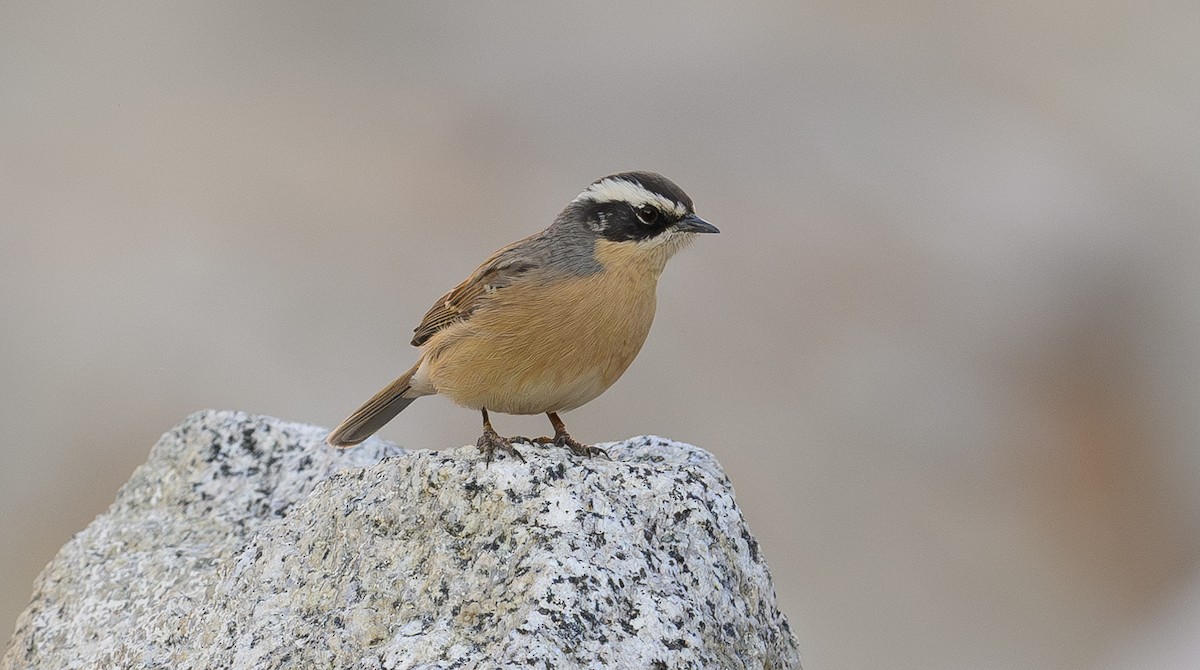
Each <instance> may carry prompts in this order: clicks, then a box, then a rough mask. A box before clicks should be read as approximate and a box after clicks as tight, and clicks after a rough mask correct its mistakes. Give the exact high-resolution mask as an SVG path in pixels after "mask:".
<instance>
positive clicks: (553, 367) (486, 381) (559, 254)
mask: <svg viewBox="0 0 1200 670" xmlns="http://www.w3.org/2000/svg"><path fill="white" fill-rule="evenodd" d="M717 232H720V231H718V230H717V227H716V226H714V225H712V224H711V223H709V222H707V221H705V220H704V219H702V218H700V217H699V216H697V215H696V213H695V210H694V206H693V203H692V199H691V198H690V197H688V195H687V194H686V193H684V192H683V189H681V188H680V187H679V186H677V185H675V183H674V182H672V181H671V180H669V179H667V178H666V177H664V176H662V175H660V174H657V173H654V172H643V171H632V172H620V173H616V174H612V175H609V176H606V177H602V178H600V179H597V180H596V181H594V182H592V183H591V184H589V185H588V187H587V188H585V189H584V190H583V191H582V192H581V193H580V194H579V195H578V196H576V197H575V199H574V200H572V201H571V202H570V203H568V204H567V206H566V207H565V208H564V209H563V210H562V212H561V213H559V215H558V216H557V217H555V219H554V221H553V222H552V223H551V224H550V225H549V226H548V227H547V228H545V229H544V230H542V231H541V232H538V233H534V234H533V235H530V236H529V237H526V238H524V239H521V240H518V241H517V242H514V243H512V244H509V245H508V246H505V247H502V248H501V249H499V250H498V251H496V252H495V253H493V254H492V255H491V256H489V257H488V258H487V260H485V261H483V263H482V264H481V265H480V266H479V267H478V268H477V269H476V270H475V271H474V272H472V273H471V275H470V276H469V277H467V278H466V279H465V280H463V281H462V283H460V284H459V285H458V286H455V287H454V288H453V289H451V290H450V291H449V292H448V293H446V294H445V295H443V296H442V297H441V298H439V299H438V300H437V302H435V303H434V304H433V306H432V307H431V308H430V309H429V311H428V312H426V313H425V316H424V318H422V319H421V323H420V325H418V326H417V327H416V328H415V329H414V331H413V332H414V335H413V338H412V345H413V346H415V347H418V348H419V350H420V355H419V356H418V357H417V361H416V363H415V364H414V365H413V366H412V367H411V368H409V369H408V371H406V372H405V373H404V374H402V375H400V376H399V377H397V378H396V379H395V380H394V381H392V382H391V383H390V384H388V385H387V386H386V387H384V388H383V389H382V390H380V391H379V392H378V393H376V394H375V395H374V396H373V397H372V398H371V399H370V400H368V401H367V402H366V403H364V404H363V405H362V406H361V407H359V408H358V409H357V410H355V411H354V412H353V413H352V414H351V415H350V416H349V417H347V418H346V419H345V420H344V421H342V422H341V423H340V424H339V425H338V426H337V427H336V428H334V429H333V430H332V431H330V433H329V435H328V437H327V438H326V442H327V443H328V444H330V445H332V446H335V447H340V448H347V447H352V446H354V445H356V444H359V443H360V442H362V441H363V440H365V439H367V438H368V437H370V436H371V435H372V434H374V433H375V432H376V431H378V430H379V429H380V428H381V427H382V426H383V425H384V424H386V423H387V422H388V421H391V420H392V418H394V417H395V416H396V415H397V414H399V413H400V412H401V411H402V410H403V409H404V408H405V407H408V405H409V404H410V403H411V402H413V401H414V400H416V399H417V398H420V397H422V396H427V395H434V394H437V395H442V396H445V397H447V398H449V399H450V400H452V401H453V402H455V403H456V404H458V405H461V406H463V407H466V408H469V409H474V410H477V411H479V412H481V413H482V415H483V435H482V436H481V437H480V438H479V440H478V442H477V443H476V446H477V447H478V448H479V450H480V451H481V452H482V453H483V455H484V456H485V459H486V463H488V464H490V463H491V462H492V459H493V457H494V455H495V453H496V452H497V451H499V452H502V453H505V454H509V455H511V456H514V457H516V458H518V459H520V460H521V461H524V460H525V458H524V456H522V455H521V453H520V452H519V451H517V450H516V448H515V447H513V443H514V442H516V443H525V444H531V445H532V444H540V445H551V444H552V445H557V446H558V447H563V448H566V449H569V450H570V451H571V452H572V453H573V454H575V455H576V456H582V457H590V456H597V455H604V456H606V457H607V456H608V454H607V453H606V452H605V451H604V450H602V449H600V448H598V447H595V446H590V445H587V444H583V443H580V442H578V441H577V440H575V439H574V438H573V437H571V435H570V434H569V433H568V432H567V429H566V426H565V425H564V423H563V421H562V419H561V418H559V414H561V413H565V412H569V411H570V410H573V409H575V408H578V407H580V406H582V405H584V404H585V403H587V402H590V401H591V400H594V399H595V398H596V397H597V396H599V395H600V394H601V393H603V392H604V391H606V390H608V388H609V387H610V386H612V385H613V383H614V382H616V381H617V379H618V378H619V377H620V376H621V375H622V373H624V372H625V370H626V369H627V368H628V367H629V365H630V364H631V363H632V362H633V359H634V358H635V357H636V356H637V354H638V352H639V351H640V350H641V348H642V344H643V343H644V342H645V341H646V336H647V335H648V334H649V332H650V325H651V323H652V322H653V320H654V310H655V303H656V292H657V287H658V279H659V276H660V275H661V274H662V272H663V268H664V267H665V266H666V263H667V261H668V260H669V259H670V258H671V257H672V256H674V255H675V253H676V252H678V251H679V250H681V249H682V248H684V247H685V246H687V245H688V244H689V243H690V242H691V241H692V240H693V239H694V238H695V237H696V235H698V234H703V233H717ZM489 410H490V411H493V412H500V413H504V414H517V415H522V414H524V415H530V414H545V415H546V416H547V418H549V419H550V426H551V428H553V430H554V436H553V437H539V438H534V439H529V438H525V437H520V436H516V437H510V438H505V437H501V436H500V435H499V434H498V433H497V432H496V430H495V429H494V428H493V427H492V422H491V419H490V417H489V414H488V412H489Z"/></svg>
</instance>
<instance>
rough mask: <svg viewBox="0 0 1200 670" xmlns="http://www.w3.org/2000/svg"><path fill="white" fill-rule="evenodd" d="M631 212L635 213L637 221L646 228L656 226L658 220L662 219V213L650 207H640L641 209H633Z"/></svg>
mask: <svg viewBox="0 0 1200 670" xmlns="http://www.w3.org/2000/svg"><path fill="white" fill-rule="evenodd" d="M633 211H635V212H637V218H638V220H639V221H641V222H642V223H644V224H646V225H647V226H653V225H656V224H658V222H659V220H660V219H661V218H662V212H660V211H658V209H657V208H655V207H651V206H650V205H642V206H641V207H637V208H635V209H634V210H633Z"/></svg>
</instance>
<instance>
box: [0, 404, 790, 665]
mask: <svg viewBox="0 0 1200 670" xmlns="http://www.w3.org/2000/svg"><path fill="white" fill-rule="evenodd" d="M323 437H324V430H323V429H321V428H317V427H312V426H304V425H298V424H289V423H285V422H281V421H278V420H275V419H269V418H264V417H251V416H247V415H245V414H240V413H236V412H203V413H199V414H196V415H193V416H192V417H190V418H189V419H188V420H187V421H186V422H185V423H184V424H182V425H181V426H179V427H178V428H176V429H175V430H173V431H171V432H170V433H168V434H166V435H165V436H163V439H162V440H161V441H160V442H159V443H158V445H157V446H156V447H155V448H154V451H153V453H152V454H151V458H150V461H149V462H148V463H147V464H146V465H144V466H142V467H141V468H139V469H138V471H137V472H136V473H135V474H134V476H133V478H132V479H131V480H130V481H129V483H127V484H126V485H125V486H124V487H123V488H122V489H121V492H120V493H119V495H118V498H117V501H116V502H115V503H114V504H113V506H112V508H111V509H109V511H108V512H106V513H105V514H103V515H101V516H100V517H99V518H97V520H96V521H95V522H93V523H92V524H91V525H90V526H88V528H87V529H85V530H84V531H82V532H81V533H79V534H78V535H76V537H75V538H73V539H72V540H71V541H70V542H69V543H68V544H67V545H66V546H64V547H63V549H62V550H61V551H60V553H59V555H58V556H57V557H56V558H55V559H54V560H53V561H52V562H51V563H50V564H49V565H48V566H47V567H46V569H45V571H44V572H43V573H42V575H41V576H39V578H38V580H37V582H36V584H35V592H34V598H33V602H32V603H31V605H30V607H29V609H28V610H27V611H26V612H25V613H24V614H22V616H21V617H20V619H19V620H18V624H17V631H16V635H15V636H14V638H13V640H12V642H11V643H10V646H9V648H8V651H7V653H6V654H5V656H4V659H3V661H2V662H0V670H9V669H13V670H16V669H18V668H56V669H57V668H98V667H103V668H160V667H161V668H184V669H193V670H200V669H209V668H213V669H215V668H246V669H251V668H253V669H255V670H258V669H261V668H361V669H364V670H365V669H368V668H388V669H396V670H400V669H418V668H420V669H431V668H447V669H448V668H577V667H578V668H601V667H607V668H793V667H799V655H798V653H797V650H796V643H795V640H794V638H793V636H792V633H791V631H790V630H789V628H788V625H787V621H786V619H785V618H784V617H783V615H782V614H781V613H780V612H779V611H778V610H777V609H776V607H775V595H774V591H773V588H772V585H771V580H770V575H769V574H768V572H767V566H766V563H765V562H764V559H763V556H762V554H761V552H760V551H759V549H758V545H757V543H756V542H755V540H754V538H753V537H752V536H751V535H750V532H749V530H748V529H747V527H746V523H745V520H744V519H743V518H742V515H741V513H740V512H739V510H738V509H737V506H736V504H735V503H734V501H733V497H732V493H731V487H730V484H729V481H728V479H727V478H726V477H725V475H724V473H723V472H722V470H721V468H720V466H719V465H718V464H717V462H716V460H715V459H713V457H712V456H711V455H710V454H708V453H707V452H705V451H703V450H701V449H697V448H696V447H692V446H689V445H685V444H680V443H676V442H671V441H668V440H662V439H660V438H650V437H643V438H635V439H633V440H629V441H627V442H624V443H618V444H614V445H611V446H607V448H608V451H609V453H610V454H612V457H613V461H611V462H610V461H606V460H603V459H590V460H579V459H576V458H574V457H572V456H570V455H569V454H568V453H567V452H566V451H565V450H560V449H553V448H548V447H541V448H538V447H532V446H527V447H525V448H524V449H522V453H523V454H525V456H526V458H527V459H528V462H527V463H520V462H519V461H515V460H513V459H510V458H509V459H502V460H499V461H496V462H493V463H492V464H491V466H490V467H484V464H483V462H482V460H481V458H480V457H479V454H478V452H477V451H476V450H475V449H474V448H473V447H470V448H468V447H463V448H460V449H453V450H447V451H442V452H432V451H412V452H404V451H403V450H400V449H397V448H395V447H392V446H389V445H387V444H385V443H383V442H378V441H368V442H367V443H366V444H364V445H363V446H361V447H359V448H356V449H351V450H348V451H338V450H334V449H331V448H328V447H325V446H323V444H322V442H321V440H322V439H323ZM388 456H397V457H396V458H387V459H386V460H382V461H380V459H384V458H385V457H388ZM335 473H336V474H335ZM330 475H332V476H330Z"/></svg>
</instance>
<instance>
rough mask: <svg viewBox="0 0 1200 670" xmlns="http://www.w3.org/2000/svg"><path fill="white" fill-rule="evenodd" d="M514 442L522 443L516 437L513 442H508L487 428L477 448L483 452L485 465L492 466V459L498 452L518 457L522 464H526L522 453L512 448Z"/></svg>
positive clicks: (476, 444) (477, 443)
mask: <svg viewBox="0 0 1200 670" xmlns="http://www.w3.org/2000/svg"><path fill="white" fill-rule="evenodd" d="M514 441H516V442H520V441H521V440H519V439H518V438H515V437H514V438H512V439H511V440H506V439H504V438H503V437H500V436H499V435H498V434H497V433H496V431H494V430H492V429H491V428H490V427H487V426H485V427H484V429H483V436H482V437H480V438H479V441H478V442H476V443H475V446H477V447H479V451H481V452H483V457H484V464H485V465H490V464H491V462H492V458H493V457H494V455H495V453H496V452H497V451H503V452H504V453H506V454H509V455H512V456H516V457H517V458H518V459H520V461H521V462H522V463H524V462H525V457H524V456H522V455H521V452H519V451H517V450H516V449H515V448H513V446H512V442H514Z"/></svg>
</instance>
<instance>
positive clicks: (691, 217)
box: [675, 214, 721, 233]
mask: <svg viewBox="0 0 1200 670" xmlns="http://www.w3.org/2000/svg"><path fill="white" fill-rule="evenodd" d="M675 229H676V230H682V231H683V232H685V233H719V232H721V231H719V230H717V227H716V226H714V225H713V224H711V223H709V222H707V221H705V220H704V219H702V218H700V217H698V216H696V215H695V214H688V215H687V216H685V217H683V218H682V219H680V220H679V223H677V224H675Z"/></svg>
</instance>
